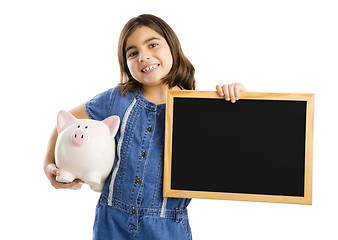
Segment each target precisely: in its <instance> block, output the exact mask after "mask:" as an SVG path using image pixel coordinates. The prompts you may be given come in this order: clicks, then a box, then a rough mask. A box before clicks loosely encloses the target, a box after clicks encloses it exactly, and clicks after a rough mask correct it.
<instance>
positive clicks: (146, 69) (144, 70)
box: [141, 64, 160, 73]
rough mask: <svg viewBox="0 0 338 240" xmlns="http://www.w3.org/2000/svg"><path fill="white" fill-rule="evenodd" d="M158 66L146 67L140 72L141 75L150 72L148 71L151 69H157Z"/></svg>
mask: <svg viewBox="0 0 338 240" xmlns="http://www.w3.org/2000/svg"><path fill="white" fill-rule="evenodd" d="M158 66H160V64H154V65H150V66H148V67H146V68H143V69H142V70H141V72H143V73H145V72H148V71H150V70H152V69H154V68H157V67H158Z"/></svg>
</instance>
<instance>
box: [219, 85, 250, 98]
mask: <svg viewBox="0 0 338 240" xmlns="http://www.w3.org/2000/svg"><path fill="white" fill-rule="evenodd" d="M216 90H217V92H218V94H219V95H220V96H222V97H224V98H225V100H227V101H230V100H231V102H232V103H235V102H236V101H237V100H239V97H240V92H246V91H247V90H246V88H245V87H244V86H243V85H242V84H241V83H232V84H224V85H223V86H221V85H217V86H216Z"/></svg>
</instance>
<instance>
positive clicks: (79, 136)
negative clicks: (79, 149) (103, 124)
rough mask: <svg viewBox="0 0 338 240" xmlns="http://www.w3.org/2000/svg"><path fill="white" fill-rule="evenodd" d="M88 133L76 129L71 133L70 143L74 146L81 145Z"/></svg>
mask: <svg viewBox="0 0 338 240" xmlns="http://www.w3.org/2000/svg"><path fill="white" fill-rule="evenodd" d="M87 138H88V135H87V133H86V132H85V131H82V130H77V131H75V132H74V133H73V134H72V137H71V140H72V144H73V145H75V146H82V145H84V144H85V143H86V142H87Z"/></svg>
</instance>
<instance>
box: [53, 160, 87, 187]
mask: <svg viewBox="0 0 338 240" xmlns="http://www.w3.org/2000/svg"><path fill="white" fill-rule="evenodd" d="M60 174H61V171H60V169H58V168H57V167H56V165H55V164H54V163H50V164H48V165H47V167H46V175H47V178H48V179H49V181H50V183H51V184H52V186H53V187H54V188H55V189H60V188H71V187H73V186H74V185H76V184H78V183H80V182H82V181H81V180H80V179H75V180H74V181H73V182H70V183H60V182H58V181H56V179H55V177H56V176H60Z"/></svg>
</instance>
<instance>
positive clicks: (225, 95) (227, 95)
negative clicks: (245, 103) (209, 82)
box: [222, 84, 230, 101]
mask: <svg viewBox="0 0 338 240" xmlns="http://www.w3.org/2000/svg"><path fill="white" fill-rule="evenodd" d="M222 90H223V94H224V98H225V100H227V101H229V100H230V94H229V89H228V84H224V85H223V86H222Z"/></svg>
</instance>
